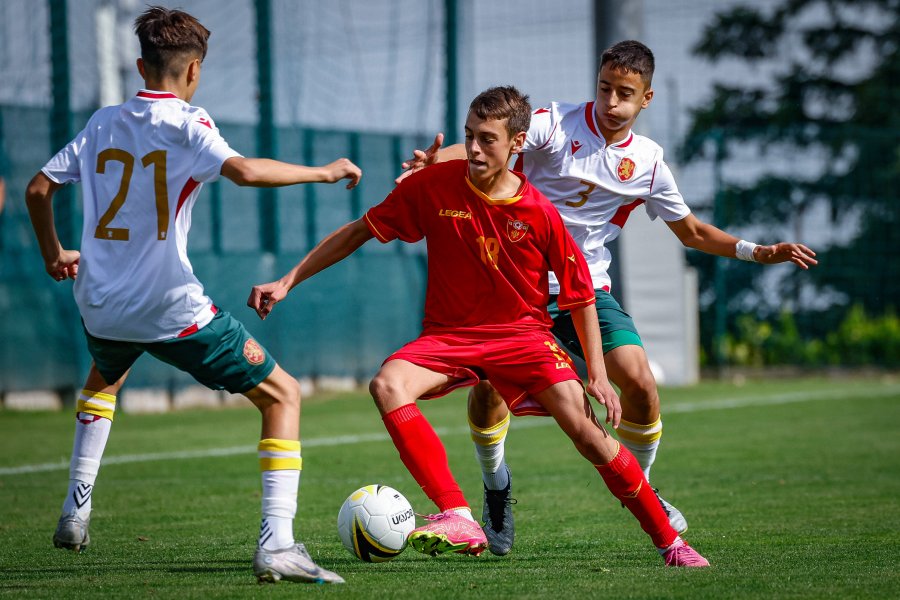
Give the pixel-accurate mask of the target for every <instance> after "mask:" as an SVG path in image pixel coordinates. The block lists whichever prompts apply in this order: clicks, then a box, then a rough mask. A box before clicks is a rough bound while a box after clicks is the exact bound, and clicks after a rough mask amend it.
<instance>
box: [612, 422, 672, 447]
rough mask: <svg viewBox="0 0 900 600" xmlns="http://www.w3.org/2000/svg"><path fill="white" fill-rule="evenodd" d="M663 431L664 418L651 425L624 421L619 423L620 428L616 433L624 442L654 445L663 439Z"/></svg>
mask: <svg viewBox="0 0 900 600" xmlns="http://www.w3.org/2000/svg"><path fill="white" fill-rule="evenodd" d="M662 429H663V428H662V418H659V419H657V420H656V421H654V422H653V423H650V424H649V425H641V424H639V423H631V422H629V421H625V420H622V422H621V423H619V428H618V429H616V433H617V434H618V436H619V437H620V438H622V439H623V440H628V441H629V442H633V443H635V444H652V443H653V442H656V441H658V440H659V438H661V437H662Z"/></svg>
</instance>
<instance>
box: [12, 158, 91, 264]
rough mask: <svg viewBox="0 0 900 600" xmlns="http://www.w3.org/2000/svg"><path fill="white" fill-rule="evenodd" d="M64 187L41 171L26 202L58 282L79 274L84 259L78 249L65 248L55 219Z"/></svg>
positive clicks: (35, 231) (35, 230)
mask: <svg viewBox="0 0 900 600" xmlns="http://www.w3.org/2000/svg"><path fill="white" fill-rule="evenodd" d="M61 187H62V186H61V185H60V184H58V183H54V182H53V181H52V180H51V179H50V178H49V177H47V176H46V175H44V174H43V173H42V172H39V173H38V174H37V175H35V176H34V177H33V178H32V180H31V182H30V183H29V184H28V187H27V188H26V190H25V204H26V205H27V206H28V216H29V217H30V218H31V226H32V227H34V234H35V235H36V236H37V241H38V246H39V247H40V249H41V256H43V257H44V268H45V269H46V270H47V274H48V275H50V277H52V278H53V279H55V280H56V281H64V280H66V279H75V278H76V277H77V276H78V261H79V259H80V258H81V253H80V252H78V250H65V249H64V248H63V247H62V244H60V243H59V236H57V234H56V225H55V223H54V222H53V194H54V192H56V190H58V189H59V188H61Z"/></svg>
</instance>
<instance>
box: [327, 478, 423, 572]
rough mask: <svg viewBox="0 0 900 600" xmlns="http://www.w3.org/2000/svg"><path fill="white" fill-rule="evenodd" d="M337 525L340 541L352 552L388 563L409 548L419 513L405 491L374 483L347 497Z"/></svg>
mask: <svg viewBox="0 0 900 600" xmlns="http://www.w3.org/2000/svg"><path fill="white" fill-rule="evenodd" d="M337 525H338V535H340V536H341V542H343V544H344V547H345V548H346V549H347V550H348V551H349V552H350V553H351V554H352V555H354V556H355V557H357V558H359V559H360V560H364V561H366V562H385V561H389V560H391V559H392V558H394V557H395V556H397V555H398V554H400V553H401V552H403V550H404V549H405V548H406V538H407V536H408V535H409V533H410V532H411V531H412V530H413V529H414V528H415V526H416V515H415V513H413V509H412V506H410V504H409V501H408V500H407V499H406V498H405V497H404V496H403V494H401V493H400V492H398V491H397V490H395V489H394V488H391V487H388V486H386V485H377V484H373V485H367V486H364V487H361V488H359V489H358V490H356V491H355V492H353V493H352V494H350V496H348V497H347V499H346V500H345V501H344V504H343V506H341V511H340V512H339V513H338V519H337Z"/></svg>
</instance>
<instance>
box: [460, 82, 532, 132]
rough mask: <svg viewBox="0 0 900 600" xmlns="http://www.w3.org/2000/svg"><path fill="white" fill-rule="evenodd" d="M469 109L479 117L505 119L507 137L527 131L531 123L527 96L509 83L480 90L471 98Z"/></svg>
mask: <svg viewBox="0 0 900 600" xmlns="http://www.w3.org/2000/svg"><path fill="white" fill-rule="evenodd" d="M469 111H470V112H473V113H475V115H476V116H477V117H478V118H479V119H484V120H488V119H496V120H498V121H499V120H500V119H507V121H506V131H507V132H508V133H509V137H513V136H514V135H516V134H517V133H519V132H520V131H528V126H529V125H530V124H531V104H530V103H529V102H528V96H526V95H525V94H523V93H522V92H520V91H519V90H517V89H516V88H514V87H513V86H511V85H508V86H502V87H492V88H489V89H486V90H485V91H483V92H481V93H480V94H478V95H477V96H475V99H474V100H472V103H471V104H470V105H469Z"/></svg>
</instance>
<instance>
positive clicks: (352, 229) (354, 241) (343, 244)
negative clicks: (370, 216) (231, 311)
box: [247, 219, 374, 319]
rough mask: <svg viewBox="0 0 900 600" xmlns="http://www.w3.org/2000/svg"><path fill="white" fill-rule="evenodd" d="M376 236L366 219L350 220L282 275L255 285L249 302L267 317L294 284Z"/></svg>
mask: <svg viewBox="0 0 900 600" xmlns="http://www.w3.org/2000/svg"><path fill="white" fill-rule="evenodd" d="M373 237H374V236H373V235H372V232H371V231H369V228H368V227H367V226H366V223H365V221H363V220H362V219H357V220H356V221H353V222H351V223H347V224H346V225H344V226H343V227H341V228H340V229H338V230H336V231H334V232H333V233H331V234H330V235H328V237H326V238H325V239H324V240H322V241H321V242H319V243H318V244H317V245H316V247H315V248H313V249H312V250H310V251H309V254H307V255H306V256H304V257H303V259H302V260H301V261H300V262H299V263H297V265H296V266H295V267H294V268H293V269H291V270H290V271H288V272H287V273H285V275H284V276H283V277H282V278H281V279H279V280H278V281H273V282H271V283H263V284H260V285H255V286H253V289H252V290H250V297H249V298H248V299H247V306H249V307H250V308H252V309H253V310H255V311H256V314H258V315H259V318H260V319H265V318H266V317H267V316H269V313H270V312H272V309H273V308H274V307H275V305H276V304H277V303H279V302H281V301H282V300H284V299H285V297H286V296H287V295H288V292H290V291H291V290H292V289H293V288H294V286H296V285H298V284H299V283H300V282H301V281H304V280H306V279H309V278H310V277H312V276H313V275H315V274H316V273H318V272H319V271H323V270H325V269H327V268H328V267H330V266H331V265H333V264H335V263H337V262H340V261H342V260H343V259H345V258H347V257H348V256H350V255H351V254H353V253H354V252H355V251H356V250H357V248H359V247H360V246H362V245H363V244H365V243H366V242H367V241H369V240H370V239H372V238H373Z"/></svg>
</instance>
